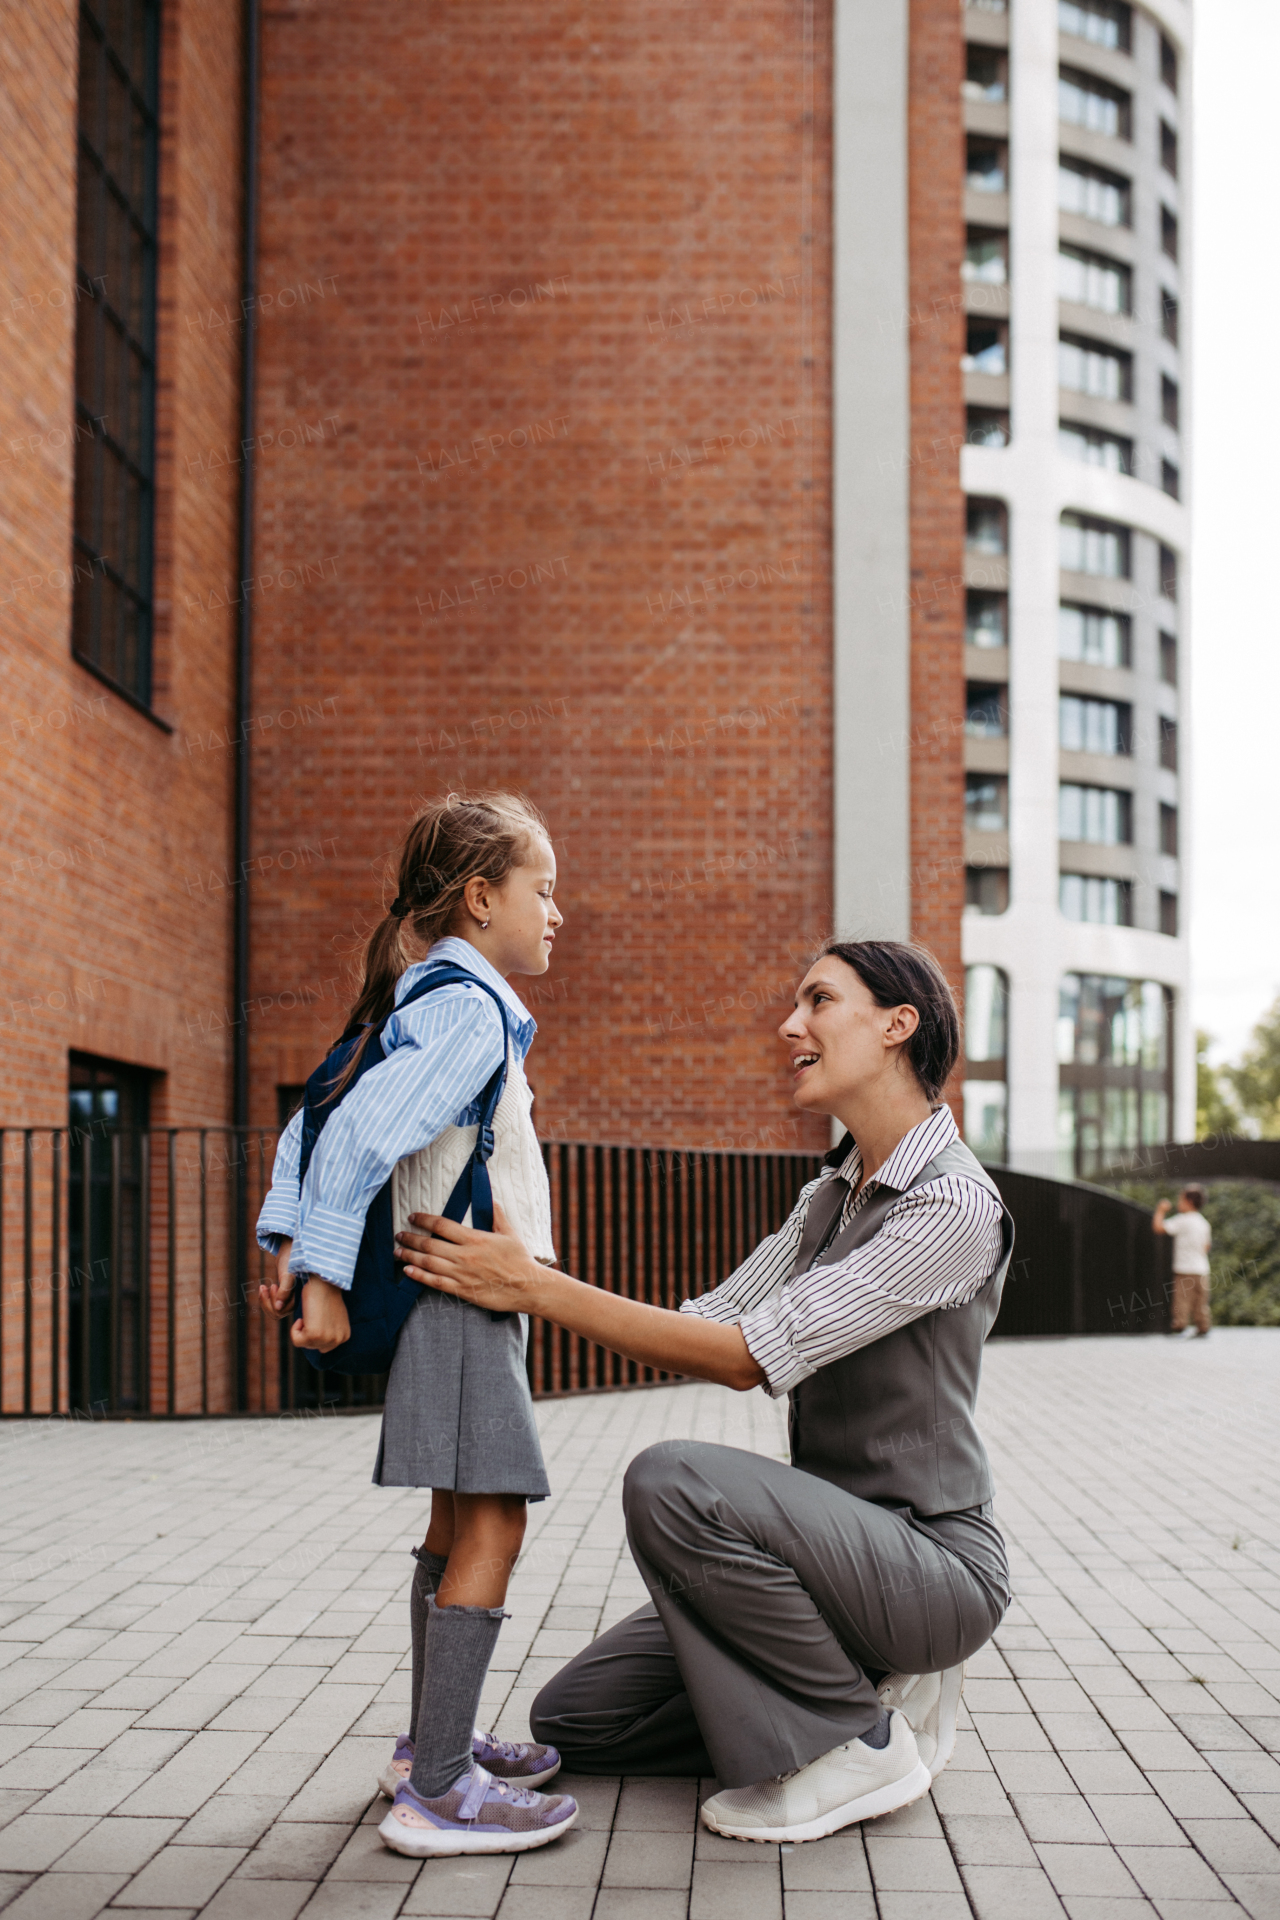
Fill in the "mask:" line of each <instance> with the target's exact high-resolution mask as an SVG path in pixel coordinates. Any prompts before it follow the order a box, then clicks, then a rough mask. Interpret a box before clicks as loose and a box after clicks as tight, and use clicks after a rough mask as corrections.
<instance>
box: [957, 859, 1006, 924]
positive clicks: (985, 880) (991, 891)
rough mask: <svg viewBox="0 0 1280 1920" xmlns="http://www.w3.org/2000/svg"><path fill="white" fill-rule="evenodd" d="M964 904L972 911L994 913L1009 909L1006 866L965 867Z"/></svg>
mask: <svg viewBox="0 0 1280 1920" xmlns="http://www.w3.org/2000/svg"><path fill="white" fill-rule="evenodd" d="M964 904H965V908H966V910H968V911H971V912H973V913H983V914H996V913H1007V912H1008V911H1009V869H1008V867H966V868H965V870H964Z"/></svg>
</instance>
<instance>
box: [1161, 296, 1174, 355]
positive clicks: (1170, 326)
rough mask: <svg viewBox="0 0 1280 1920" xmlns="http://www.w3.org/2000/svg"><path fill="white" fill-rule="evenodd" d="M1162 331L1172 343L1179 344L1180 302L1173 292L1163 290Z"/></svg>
mask: <svg viewBox="0 0 1280 1920" xmlns="http://www.w3.org/2000/svg"><path fill="white" fill-rule="evenodd" d="M1160 331H1161V333H1162V334H1163V335H1164V337H1165V339H1166V340H1168V341H1169V342H1170V344H1171V345H1173V346H1175V347H1176V346H1177V344H1178V302H1177V300H1176V299H1175V298H1174V296H1173V294H1171V293H1165V292H1163V291H1162V292H1161V295H1160Z"/></svg>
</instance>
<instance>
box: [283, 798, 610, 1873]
mask: <svg viewBox="0 0 1280 1920" xmlns="http://www.w3.org/2000/svg"><path fill="white" fill-rule="evenodd" d="M555 874H556V864H555V856H554V854H553V853H552V850H551V844H550V841H549V839H548V836H547V830H546V824H545V822H544V821H543V819H542V816H541V815H540V814H539V813H538V812H537V811H536V809H535V808H533V807H532V806H530V805H529V803H528V802H527V801H525V800H523V799H522V798H520V797H518V796H516V795H512V794H505V793H495V794H483V795H480V796H478V797H475V798H470V797H467V796H461V795H458V794H450V795H449V796H448V797H447V798H446V799H444V800H441V801H438V802H435V803H433V804H432V805H431V806H429V807H427V808H426V809H425V811H424V812H423V813H421V814H419V816H418V817H417V819H416V820H415V821H414V823H413V825H412V827H411V828H410V829H409V832H408V834H407V836H406V838H405V841H404V844H403V847H402V849H401V852H400V856H399V865H398V874H397V892H396V898H395V900H394V902H393V903H392V906H391V908H390V910H389V911H388V912H387V914H386V915H385V916H384V918H383V920H382V921H381V923H380V925H379V926H378V927H377V929H376V930H375V932H374V934H373V936H372V938H371V939H370V941H369V945H368V948H367V951H366V955H365V974H364V987H363V990H362V992H361V994H360V997H359V999H358V1000H357V1001H356V1003H355V1005H354V1006H353V1007H352V1009H351V1014H350V1017H349V1019H348V1021H347V1026H346V1030H345V1032H344V1033H343V1035H342V1039H343V1040H350V1039H352V1038H354V1037H356V1036H358V1035H361V1034H363V1036H364V1037H363V1039H362V1041H361V1047H360V1049H358V1050H357V1054H358V1053H359V1051H362V1050H363V1048H364V1046H366V1045H368V1044H369V1043H370V1041H371V1039H372V1036H373V1033H374V1030H375V1029H376V1028H377V1025H378V1023H379V1022H381V1021H383V1020H385V1021H386V1024H385V1026H383V1028H382V1031H381V1044H382V1050H383V1053H384V1056H385V1057H384V1059H383V1060H382V1061H381V1062H380V1063H379V1064H378V1065H377V1066H376V1067H373V1068H371V1069H370V1070H369V1071H368V1072H366V1073H364V1074H363V1076H362V1077H361V1078H359V1079H358V1080H356V1081H355V1082H354V1084H352V1085H351V1088H350V1091H349V1093H347V1094H346V1095H345V1097H343V1099H342V1101H341V1104H340V1105H338V1106H337V1107H335V1108H334V1109H333V1110H332V1112H331V1114H330V1116H329V1118H328V1121H327V1123H326V1125H325V1126H324V1129H323V1131H322V1132H321V1133H320V1135H319V1138H318V1139H317V1141H316V1144H315V1150H314V1153H313V1154H312V1158H311V1162H310V1165H309V1167H308V1168H307V1172H306V1176H305V1178H304V1179H303V1181H302V1182H301V1189H299V1181H298V1166H299V1155H300V1143H301V1126H302V1116H301V1114H298V1115H295V1117H294V1119H293V1120H292V1121H291V1122H290V1124H289V1126H288V1128H287V1129H286V1130H285V1133H284V1134H283V1135H282V1137H281V1140H280V1144H279V1147H278V1149H277V1153H276V1161H275V1167H274V1169H273V1174H272V1186H271V1191H270V1192H269V1193H268V1195H267V1198H266V1200H265V1202H264V1204H263V1208H262V1212H261V1214H260V1216H259V1219H258V1239H259V1243H260V1244H261V1245H263V1246H265V1247H267V1248H268V1249H269V1250H270V1251H272V1252H274V1253H275V1254H276V1255H277V1279H276V1281H275V1282H274V1284H272V1285H269V1286H264V1287H263V1288H262V1289H261V1290H260V1291H261V1298H262V1304H263V1307H264V1309H265V1310H266V1311H267V1312H269V1313H271V1314H274V1315H275V1316H276V1317H277V1318H283V1317H284V1316H285V1315H286V1314H289V1313H292V1312H293V1311H295V1309H294V1306H293V1290H294V1287H295V1284H296V1282H297V1279H298V1276H300V1275H302V1276H305V1277H306V1284H305V1287H304V1288H303V1295H302V1308H301V1318H300V1319H298V1320H297V1321H296V1322H295V1324H294V1325H293V1327H292V1329H291V1337H292V1340H293V1343H294V1345H295V1346H299V1347H310V1348H313V1349H316V1350H318V1351H319V1352H321V1353H329V1352H332V1351H333V1349H334V1348H335V1347H338V1346H341V1345H342V1344H343V1342H344V1341H345V1340H346V1339H347V1337H348V1333H349V1321H348V1315H347V1309H346V1302H345V1297H344V1296H345V1292H346V1290H347V1289H348V1288H349V1287H350V1285H351V1279H352V1274H353V1272H354V1269H355V1263H356V1255H357V1252H358V1250H359V1247H360V1241H361V1237H362V1234H363V1231H364V1223H365V1215H366V1213H367V1211H368V1208H369V1205H370V1202H371V1201H372V1199H373V1198H374V1196H375V1194H377V1193H378V1192H379V1191H380V1189H381V1188H382V1187H383V1185H384V1184H385V1183H386V1182H387V1181H388V1180H390V1181H391V1183H392V1206H393V1213H394V1217H395V1225H396V1227H397V1228H399V1227H402V1226H403V1225H404V1224H405V1223H406V1221H407V1219H408V1216H409V1214H410V1213H413V1212H418V1211H423V1210H427V1211H431V1212H435V1211H438V1210H440V1209H442V1208H443V1205H444V1202H445V1199H446V1197H447V1196H448V1194H449V1193H450V1192H451V1191H452V1188H453V1184H454V1181H455V1180H456V1178H457V1176H458V1174H459V1173H460V1172H461V1171H462V1168H463V1166H464V1164H465V1162H466V1161H467V1159H468V1158H469V1156H470V1155H471V1153H472V1150H473V1148H474V1146H475V1140H476V1125H477V1121H478V1118H479V1106H478V1100H477V1096H478V1095H479V1094H480V1093H481V1091H482V1089H483V1088H484V1087H485V1086H486V1084H487V1082H488V1081H489V1080H490V1078H491V1077H492V1076H493V1075H494V1073H495V1072H496V1071H497V1070H498V1068H499V1067H500V1066H501V1064H502V1061H503V1054H504V1049H506V1064H507V1077H506V1083H505V1086H504V1089H503V1093H502V1097H501V1099H500V1101H499V1103H498V1107H497V1111H496V1113H495V1115H494V1124H493V1133H494V1148H493V1154H492V1158H491V1159H490V1162H489V1174H490V1180H491V1183H492V1187H493V1194H494V1199H495V1202H497V1203H498V1204H499V1205H500V1206H501V1207H502V1209H503V1210H504V1212H505V1213H506V1215H507V1217H508V1219H509V1220H510V1221H511V1222H512V1223H513V1225H514V1226H515V1229H516V1231H517V1232H518V1233H519V1234H520V1236H521V1238H522V1239H523V1240H524V1241H525V1243H526V1245H527V1246H528V1247H529V1248H530V1250H531V1251H532V1252H533V1254H534V1256H535V1258H537V1259H539V1260H541V1261H543V1262H544V1263H547V1264H554V1261H555V1251H554V1248H553V1246H552V1242H551V1206H550V1194H549V1191H548V1187H547V1177H546V1172H545V1169H544V1167H543V1162H542V1154H541V1150H540V1148H539V1145H538V1140H537V1136H536V1134H535V1132H534V1129H533V1121H532V1116H531V1107H532V1103H533V1096H532V1094H531V1092H530V1090H529V1086H528V1083H527V1081H526V1079H525V1076H524V1059H525V1056H526V1054H527V1053H528V1050H529V1046H530V1044H531V1042H532V1040H533V1036H534V1032H535V1031H536V1023H535V1022H534V1020H533V1018H532V1016H531V1015H530V1013H529V1012H528V1010H527V1008H526V1007H525V1006H524V1005H523V1003H522V1002H521V1001H520V999H519V998H518V997H517V996H516V994H515V993H514V992H513V991H512V989H511V987H510V985H509V984H508V981H509V979H510V978H511V977H512V976H514V975H520V974H535V975H536V974H540V973H545V972H546V970H547V967H548V966H549V965H550V960H551V948H552V944H553V942H554V940H555V933H556V929H557V928H558V927H559V926H560V925H561V916H560V914H559V912H558V911H557V909H556V905H555V901H554V899H553V897H552V896H553V891H554V887H555ZM442 963H448V964H450V965H452V966H455V967H462V968H464V969H465V970H466V971H468V972H469V973H471V974H473V975H474V976H475V977H476V979H477V981H483V982H484V983H485V986H480V985H476V986H470V985H468V984H466V983H452V984H446V985H443V986H440V987H438V988H437V989H436V990H434V991H433V992H430V993H427V994H424V995H423V996H421V997H420V998H419V999H417V1000H415V1001H414V1002H413V1004H412V1005H409V1006H405V1007H404V1010H403V1012H398V1011H396V1009H397V1008H399V1007H400V1006H401V1004H402V1002H404V1000H405V999H406V996H407V995H408V994H409V993H410V992H411V991H412V989H413V988H414V987H415V986H416V985H417V984H418V983H419V982H420V981H421V980H422V979H423V977H424V975H425V974H427V973H429V972H430V970H431V968H432V967H433V966H438V965H440V964H442ZM486 986H487V987H488V989H489V990H490V991H485V987H486ZM495 992H496V993H497V994H498V995H499V996H500V997H501V999H502V1002H503V1007H504V1010H505V1019H504V1015H503V1014H502V1013H500V1012H499V1010H498V1008H497V1006H496V1005H495V1004H494V1000H493V998H492V997H491V995H492V994H493V993H495ZM388 1015H389V1016H390V1017H389V1018H388V1017H387V1016H388ZM508 1032H509V1034H510V1044H509V1045H508V1039H507V1035H508ZM356 1057H357V1056H352V1058H351V1059H349V1060H348V1062H347V1065H346V1067H345V1068H344V1072H343V1076H342V1077H340V1082H339V1084H340V1085H341V1084H343V1081H344V1080H345V1078H347V1077H349V1076H350V1074H351V1071H352V1068H353V1067H354V1065H355V1061H356ZM527 1331H528V1322H527V1320H526V1319H525V1317H524V1316H523V1315H516V1314H505V1315H494V1314H490V1313H487V1312H485V1311H484V1310H483V1309H480V1308H476V1307H472V1306H470V1305H468V1304H466V1303H465V1302H458V1301H453V1300H447V1299H443V1298H442V1297H441V1296H440V1295H438V1294H434V1293H432V1292H430V1291H429V1290H427V1289H426V1288H424V1289H423V1292H422V1298H421V1299H420V1300H418V1301H416V1302H415V1304H414V1306H413V1309H412V1311H411V1312H410V1314H409V1316H408V1318H407V1320H406V1321H405V1323H404V1326H403V1327H402V1329H401V1331H400V1335H399V1338H398V1340H397V1343H396V1349H395V1358H394V1360H393V1362H392V1367H391V1373H390V1376H389V1379H388V1382H387V1393H386V1404H385V1408H384V1412H383V1418H382V1434H381V1439H380V1441H379V1446H378V1457H377V1462H376V1464H375V1467H374V1474H373V1478H374V1483H375V1484H376V1485H378V1486H384V1487H430V1488H431V1490H432V1494H431V1521H430V1526H429V1528H428V1531H427V1537H426V1540H425V1541H424V1543H423V1545H422V1547H421V1548H420V1549H417V1550H416V1551H415V1559H416V1562H417V1565H416V1567H415V1570H414V1577H413V1587H412V1590H411V1596H410V1609H409V1617H410V1628H411V1634H412V1641H413V1674H412V1695H411V1700H410V1722H409V1730H408V1732H407V1733H405V1734H403V1735H402V1736H401V1738H400V1739H399V1741H398V1742H397V1744H396V1750H395V1755H394V1757H393V1759H392V1761H391V1763H390V1765H389V1767H388V1770H387V1772H386V1773H385V1774H384V1775H383V1776H382V1780H381V1781H380V1783H379V1784H380V1785H382V1787H383V1791H384V1792H386V1793H387V1794H388V1795H389V1796H394V1797H393V1803H392V1808H391V1811H390V1813H389V1814H388V1815H387V1817H386V1819H385V1820H384V1821H383V1822H382V1825H381V1827H380V1828H379V1832H380V1833H381V1835H382V1837H383V1839H384V1840H385V1841H386V1843H387V1845H388V1846H390V1847H393V1848H394V1849H395V1850H396V1851H397V1852H398V1853H406V1854H410V1855H414V1856H424V1855H428V1854H453V1853H473V1852H474V1853H507V1852H520V1851H523V1850H525V1849H526V1848H529V1847H536V1846H542V1845H545V1844H546V1842H547V1841H549V1840H553V1839H555V1838H556V1837H557V1835H559V1834H561V1833H563V1832H564V1831H565V1829H566V1828H567V1827H568V1826H570V1825H571V1824H572V1822H573V1821H574V1820H575V1819H576V1817H577V1805H576V1803H575V1802H574V1801H573V1800H572V1799H570V1798H569V1797H568V1796H567V1795H548V1794H542V1793H537V1792H534V1791H532V1790H531V1789H532V1788H534V1787H536V1786H538V1785H540V1784H542V1783H543V1782H545V1781H547V1780H549V1779H550V1778H551V1777H552V1775H553V1774H554V1773H555V1772H556V1771H557V1770H558V1768H559V1765H560V1756H559V1754H558V1753H557V1752H556V1751H555V1749H554V1748H552V1747H543V1746H513V1745H509V1744H507V1743H505V1742H497V1741H494V1740H492V1739H490V1737H489V1736H488V1735H486V1734H483V1733H481V1732H480V1731H479V1730H478V1729H477V1728H476V1726H475V1718H476V1713H477V1710H478V1707H479V1701H480V1693H481V1689H482V1687H483V1685H484V1679H485V1675H486V1673H487V1672H488V1669H489V1663H490V1660H491V1659H492V1656H493V1651H494V1647H495V1645H496V1642H497V1638H498V1633H499V1630H500V1628H501V1624H502V1621H503V1619H504V1618H505V1617H506V1616H505V1615H504V1613H503V1611H502V1606H503V1601H504V1600H505V1598H506V1592H507V1582H508V1579H509V1578H510V1574H511V1570H512V1568H513V1566H514V1565H515V1561H516V1558H517V1556H518V1554H519V1552H520V1547H521V1543H522V1541H523V1538H524V1530H525V1502H526V1501H527V1500H531V1499H532V1500H541V1499H545V1497H546V1495H547V1493H548V1491H549V1487H548V1481H547V1475H546V1469H545V1467H544V1465H543V1460H542V1450H541V1447H540V1445H539V1441H538V1434H537V1428H536V1426H535V1424H534V1417H533V1406H532V1402H531V1400H530V1397H529V1387H528V1380H527V1377H526V1374H525V1365H524V1350H525V1341H526V1338H527Z"/></svg>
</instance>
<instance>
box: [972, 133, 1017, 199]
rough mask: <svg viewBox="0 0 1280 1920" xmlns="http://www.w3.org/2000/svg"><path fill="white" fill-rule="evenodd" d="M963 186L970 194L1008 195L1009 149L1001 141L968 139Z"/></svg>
mask: <svg viewBox="0 0 1280 1920" xmlns="http://www.w3.org/2000/svg"><path fill="white" fill-rule="evenodd" d="M966 152H967V159H966V164H965V185H966V186H967V187H968V189H969V191H970V193H1008V191H1009V148H1008V146H1007V145H1006V143H1005V142H1004V141H1003V140H981V139H970V140H969V142H968V145H967V149H966Z"/></svg>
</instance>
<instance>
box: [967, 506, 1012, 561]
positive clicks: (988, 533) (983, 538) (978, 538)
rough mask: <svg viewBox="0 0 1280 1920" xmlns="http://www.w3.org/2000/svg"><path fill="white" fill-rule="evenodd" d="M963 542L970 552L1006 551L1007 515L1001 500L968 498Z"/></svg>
mask: <svg viewBox="0 0 1280 1920" xmlns="http://www.w3.org/2000/svg"><path fill="white" fill-rule="evenodd" d="M964 543H965V546H966V547H967V548H968V549H969V552H970V553H1007V552H1008V551H1009V515H1008V511H1007V509H1006V507H1005V504H1004V502H1003V501H1002V500H970V501H969V502H968V505H967V506H966V508H965V532H964Z"/></svg>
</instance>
